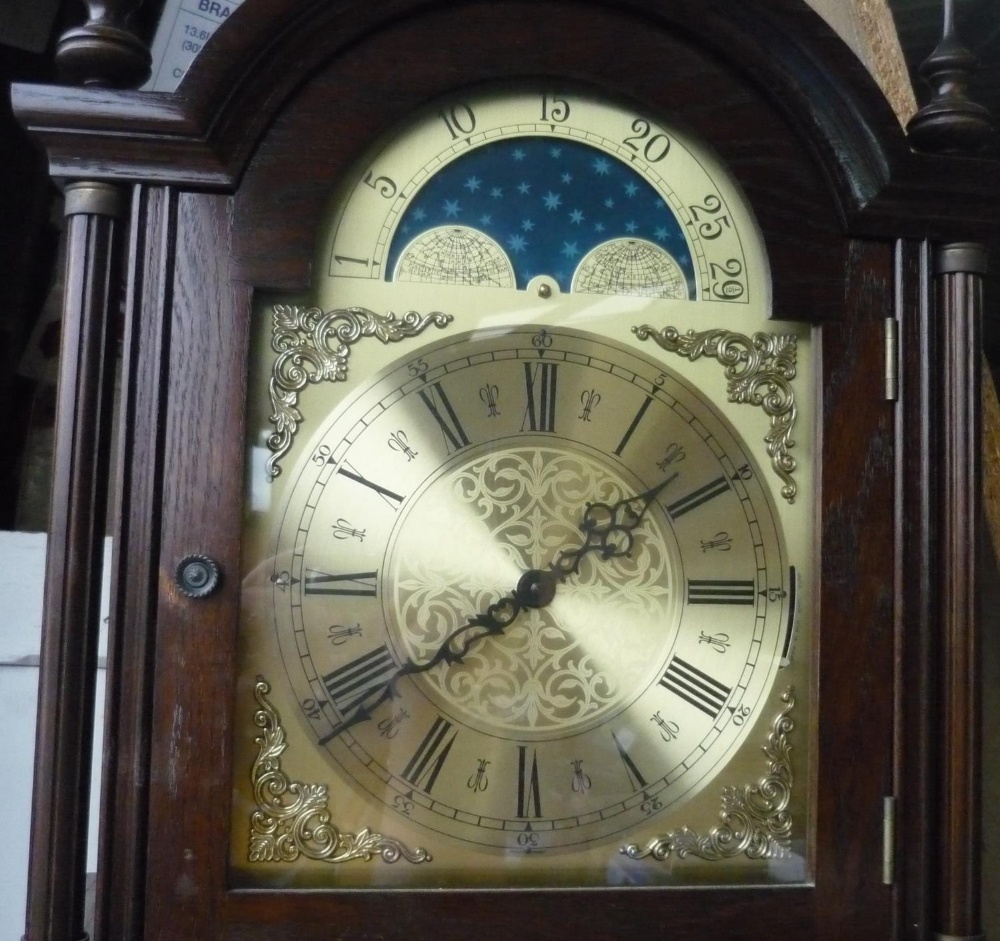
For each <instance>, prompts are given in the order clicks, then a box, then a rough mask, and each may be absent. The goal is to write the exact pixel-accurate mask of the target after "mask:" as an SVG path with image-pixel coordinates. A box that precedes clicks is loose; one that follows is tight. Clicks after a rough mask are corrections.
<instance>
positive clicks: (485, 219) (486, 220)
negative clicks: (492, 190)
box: [479, 213, 493, 225]
mask: <svg viewBox="0 0 1000 941" xmlns="http://www.w3.org/2000/svg"><path fill="white" fill-rule="evenodd" d="M492 222H493V216H491V215H489V214H488V213H487V214H484V215H481V216H480V217H479V224H480V225H491V224H492Z"/></svg>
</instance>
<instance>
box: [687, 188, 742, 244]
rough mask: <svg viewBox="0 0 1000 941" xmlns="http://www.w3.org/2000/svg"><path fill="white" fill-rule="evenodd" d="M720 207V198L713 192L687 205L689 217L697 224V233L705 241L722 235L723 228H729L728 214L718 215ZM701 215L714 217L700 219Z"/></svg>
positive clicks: (730, 226)
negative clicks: (698, 201) (696, 202)
mask: <svg viewBox="0 0 1000 941" xmlns="http://www.w3.org/2000/svg"><path fill="white" fill-rule="evenodd" d="M721 209H722V200H721V199H719V197H718V196H716V195H715V194H714V193H709V194H708V195H707V196H706V197H705V198H704V200H703V201H702V202H701V203H700V204H695V205H692V206H690V207H689V212H690V213H691V218H692V219H693V220H694V223H696V224H697V226H698V234H699V235H700V236H701V237H702V238H703V239H705V240H707V241H709V242H710V241H712V240H713V239H717V238H718V237H719V236H720V235H722V230H723V229H724V228H726V229H731V228H732V223H731V222H730V221H729V216H728V215H721V216H720V215H719V211H720V210H721ZM702 216H712V217H714V218H710V219H705V220H704V221H702Z"/></svg>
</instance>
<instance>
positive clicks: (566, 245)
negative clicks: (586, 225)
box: [561, 242, 580, 258]
mask: <svg viewBox="0 0 1000 941" xmlns="http://www.w3.org/2000/svg"><path fill="white" fill-rule="evenodd" d="M561 253H562V254H563V255H565V256H566V257H567V258H576V256H577V255H579V254H580V249H579V248H577V247H576V242H563V247H562V249H561Z"/></svg>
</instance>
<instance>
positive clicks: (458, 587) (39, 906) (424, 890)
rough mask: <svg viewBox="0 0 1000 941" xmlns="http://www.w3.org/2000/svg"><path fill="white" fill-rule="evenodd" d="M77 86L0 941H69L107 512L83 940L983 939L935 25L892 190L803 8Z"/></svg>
mask: <svg viewBox="0 0 1000 941" xmlns="http://www.w3.org/2000/svg"><path fill="white" fill-rule="evenodd" d="M95 10H96V5H95ZM60 54H61V56H62V57H63V59H64V61H65V62H67V63H68V64H69V65H70V67H71V69H72V72H73V73H74V74H75V75H76V76H77V77H79V78H80V79H81V80H83V81H87V82H91V83H92V84H86V85H84V87H82V88H56V89H52V88H43V87H36V86H18V87H16V88H15V90H14V98H15V107H16V109H17V112H18V114H19V115H20V117H21V120H22V121H23V123H24V124H25V125H26V126H28V127H29V128H30V129H31V131H32V132H33V133H34V134H35V135H36V137H37V138H38V139H39V140H40V142H41V143H42V144H43V145H44V147H45V148H46V150H47V152H48V155H49V159H50V163H51V169H52V173H53V175H54V176H56V177H58V178H62V179H65V180H67V181H68V182H67V186H66V203H67V214H68V215H69V217H70V221H69V229H68V233H69V236H68V237H69V250H68V265H69V268H68V274H67V285H68V296H67V301H66V305H67V307H66V311H67V317H66V336H65V339H64V350H63V364H64V365H63V373H62V386H61V393H60V413H59V426H58V427H59V451H58V456H57V467H56V478H55V480H56V482H55V490H54V509H53V518H54V519H55V520H57V521H59V522H58V525H57V528H56V530H55V531H54V532H53V534H52V537H51V549H50V562H49V577H48V585H47V590H46V591H47V593H46V600H47V608H46V628H45V630H46V634H45V652H44V658H45V659H44V662H43V666H44V676H43V687H42V696H41V713H40V733H39V734H40V738H39V757H38V771H37V780H36V791H35V807H34V822H33V843H32V854H33V855H32V869H31V887H30V898H29V915H28V925H27V933H26V938H27V939H28V941H56V939H59V941H63V939H65V941H69V939H74V941H76V939H78V938H80V937H81V936H85V935H84V934H83V927H82V880H83V873H82V868H83V866H82V860H83V856H82V854H81V850H82V845H83V839H84V829H83V826H82V810H81V808H82V807H84V806H85V804H84V803H83V802H82V801H81V799H80V793H81V780H82V775H83V773H84V769H85V766H86V762H85V761H84V760H83V759H84V758H85V757H86V756H85V749H83V748H82V747H81V746H80V742H81V741H83V740H85V739H86V731H87V724H88V722H89V721H91V719H90V716H91V714H92V711H93V707H92V699H93V684H92V681H91V680H90V679H88V674H89V673H90V672H92V666H93V663H92V661H93V659H94V639H95V637H96V624H95V622H96V613H95V612H96V608H95V599H96V594H95V588H94V586H95V575H96V565H97V564H98V563H97V559H98V558H99V556H98V554H97V550H98V545H99V539H100V535H101V532H102V530H101V524H102V522H103V519H104V513H105V508H106V507H107V506H110V519H111V521H112V522H111V525H112V532H113V535H114V538H115V550H116V551H115V562H114V572H113V586H114V587H113V600H112V625H111V628H112V630H111V634H112V641H111V648H110V650H109V676H110V679H109V694H108V696H109V715H108V720H107V721H108V725H107V732H106V735H105V741H106V743H107V748H108V751H107V754H106V756H105V763H104V765H105V782H104V789H105V790H104V795H103V802H102V803H103V811H102V818H101V828H100V832H101V847H100V860H101V864H100V872H99V874H98V875H99V881H98V897H97V926H96V934H97V936H98V937H100V938H107V939H118V938H130V939H131V938H136V939H138V938H143V939H149V941H152V939H174V938H177V939H180V938H184V939H195V938H205V939H219V938H231V939H252V938H269V939H273V938H287V939H292V938H295V939H313V938H315V939H319V938H324V939H325V938H330V937H336V938H344V939H347V938H351V939H376V938H379V939H389V938H392V939H403V938H406V939H415V938H421V939H422V938H435V939H446V938H467V937H468V936H469V935H470V934H471V933H479V934H481V935H483V936H485V937H493V936H496V937H501V936H504V937H506V936H508V935H510V934H512V933H515V932H516V933H517V934H518V936H520V937H524V938H532V939H534V938H551V937H554V936H556V937H572V938H580V939H606V938H611V937H624V936H627V935H631V934H636V933H642V934H649V933H653V932H656V933H665V934H669V935H670V936H672V937H676V938H696V937H703V936H708V935H710V934H714V935H715V936H718V937H724V938H727V939H763V938H769V937H774V936H784V937H789V938H816V939H827V938H828V939H833V938H840V937H854V938H864V939H869V938H870V939H890V938H898V939H904V938H905V939H952V941H956V939H960V938H961V939H972V938H978V937H982V934H981V927H980V925H979V906H978V898H977V895H978V878H979V870H978V847H977V841H978V805H979V798H978V792H977V776H978V757H977V749H978V730H979V718H978V689H977V683H976V680H975V676H976V669H977V654H976V643H977V634H976V613H975V597H976V593H975V587H976V586H975V577H974V572H975V558H976V549H975V537H976V525H977V523H976V521H977V518H978V500H979V464H978V459H977V456H976V455H977V445H978V421H979V406H978V384H977V383H978V380H977V365H978V359H977V357H978V354H979V337H978V326H977V324H978V317H979V314H980V306H981V300H980V298H981V280H982V276H983V274H984V272H985V251H984V249H983V248H982V244H981V243H982V242H984V241H985V240H987V239H989V238H990V237H992V236H993V235H994V234H995V228H996V221H995V220H996V217H997V211H996V210H997V198H996V191H995V185H994V184H993V183H992V182H991V176H995V164H992V163H991V162H989V161H988V160H987V159H985V158H982V157H977V156H974V154H975V153H976V152H977V151H978V149H979V148H980V147H981V146H982V144H983V143H985V142H986V140H987V138H988V135H989V123H988V120H987V117H986V115H985V114H984V113H982V112H981V111H980V110H979V109H977V108H976V107H975V106H974V105H972V104H971V103H969V102H968V101H966V100H965V99H964V98H963V97H962V95H961V81H957V82H956V80H955V79H956V76H957V77H958V78H959V79H960V78H961V75H962V74H963V70H965V69H967V68H968V64H967V63H966V62H965V60H964V51H963V50H962V48H961V47H960V46H959V45H958V43H957V40H955V38H954V36H953V35H952V30H951V25H950V7H949V19H948V20H947V22H946V30H945V38H944V39H943V40H942V44H941V45H940V46H939V48H938V50H937V51H936V52H935V54H934V55H933V56H932V57H931V59H930V60H928V66H927V72H928V76H929V79H930V81H931V83H932V85H933V86H934V88H935V96H934V100H933V102H932V103H931V104H930V105H929V106H928V107H926V108H925V109H923V110H922V111H921V112H920V113H919V114H918V115H917V117H916V118H915V119H914V121H913V122H912V123H911V126H910V131H909V134H908V135H907V134H906V133H904V131H903V130H902V129H901V128H900V127H899V125H898V123H897V121H896V119H895V117H894V116H893V114H892V112H891V110H890V109H889V107H888V105H887V103H886V102H885V100H884V98H883V97H882V95H881V94H880V93H879V91H878V90H877V88H876V87H875V85H874V84H873V82H872V81H871V79H870V77H869V76H868V74H867V73H866V72H865V70H864V69H863V67H862V66H861V65H860V64H859V63H858V61H857V60H856V59H855V58H854V57H853V56H852V55H851V54H850V53H849V52H848V51H847V49H846V47H844V46H843V44H842V43H841V42H840V41H839V40H838V39H837V38H836V37H835V36H834V35H833V34H832V33H831V32H830V30H829V29H828V27H826V26H825V24H824V23H823V22H822V21H821V20H820V19H819V18H818V17H817V16H816V15H815V14H814V13H812V12H811V11H810V10H809V8H808V7H807V6H806V5H805V4H804V3H803V2H801V0H770V2H763V0H746V2H743V3H740V4H731V3H723V2H704V0H702V2H693V0H671V2H669V3H653V2H648V0H623V2H617V3H596V2H589V0H578V2H549V0H543V2H537V0H536V2H531V3H527V2H514V0H512V2H504V3H486V2H476V0H472V2H463V3H444V2H414V0H394V2H385V3H379V4H369V5H357V4H352V3H346V2H334V3H329V2H324V3H301V2H300V3H296V2H291V0H287V2H286V0H278V2H274V3H270V4H256V3H246V4H245V5H244V6H243V7H242V8H240V9H239V10H238V11H237V12H235V13H234V14H233V15H232V17H231V18H230V22H228V23H227V24H226V26H225V27H224V28H223V29H221V30H220V31H219V33H218V34H217V35H216V36H215V37H214V38H213V39H212V41H211V42H210V43H209V44H208V46H207V47H206V49H205V50H204V52H203V53H202V54H201V55H200V56H199V58H198V59H197V60H196V62H195V64H194V65H193V67H192V68H191V70H190V72H189V74H188V75H187V76H186V77H185V79H184V80H183V82H182V83H181V86H180V88H179V89H178V91H177V92H176V93H173V94H166V93H148V92H134V91H124V90H116V89H115V88H113V87H111V86H113V85H115V84H117V83H122V84H124V83H127V82H129V81H132V80H133V79H134V78H135V77H136V76H137V75H138V74H140V73H141V71H142V69H143V67H144V61H145V58H144V57H145V53H144V50H143V48H142V46H141V44H140V43H138V41H137V40H135V38H134V37H133V36H132V35H131V34H130V33H129V32H128V31H127V29H125V27H124V26H123V25H122V23H119V22H116V21H114V13H113V12H110V11H109V10H108V9H104V8H102V9H101V10H98V11H97V12H95V14H94V16H93V17H92V19H91V21H90V22H89V23H87V24H86V25H84V26H83V27H80V28H79V29H78V30H75V31H72V32H71V33H69V34H67V35H66V36H65V37H64V39H63V43H62V49H61V53H60ZM123 261H124V263H125V264H124V271H125V274H124V280H125V283H126V286H127V304H126V307H127V323H126V329H125V338H124V351H123V357H122V363H121V370H122V379H121V389H122V392H121V401H120V405H119V407H118V410H117V413H113V411H112V403H111V392H110V389H111V385H112V376H113V369H114V357H113V351H112V346H113V344H112V340H111V337H110V336H109V332H108V322H109V321H108V310H109V307H110V306H111V305H112V303H115V302H116V299H117V292H118V279H119V278H120V277H121V274H120V272H121V271H122V270H123V269H122V265H121V263H122V262H123ZM116 422H117V423H118V430H119V436H118V439H119V442H120V443H119V451H118V453H116V454H114V455H111V454H109V450H110V443H109V442H110V429H111V426H112V424H113V423H116ZM112 462H113V463H114V464H115V466H116V467H117V474H116V479H117V480H118V482H119V487H118V489H117V491H116V492H115V493H113V494H107V493H106V486H105V482H106V480H107V479H108V476H109V467H110V466H111V464H112Z"/></svg>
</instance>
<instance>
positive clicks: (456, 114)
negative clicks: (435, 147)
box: [438, 103, 476, 140]
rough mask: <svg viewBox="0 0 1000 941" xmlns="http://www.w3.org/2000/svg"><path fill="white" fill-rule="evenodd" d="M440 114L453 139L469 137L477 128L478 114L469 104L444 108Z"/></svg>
mask: <svg viewBox="0 0 1000 941" xmlns="http://www.w3.org/2000/svg"><path fill="white" fill-rule="evenodd" d="M438 116H439V117H440V118H441V120H442V121H444V126H445V127H446V128H448V133H449V134H451V139H452V140H458V139H459V137H468V136H469V135H470V134H471V133H472V132H473V131H474V130H475V129H476V115H475V114H474V113H473V111H472V109H471V108H470V107H469V106H468V105H467V104H464V103H463V104H457V105H452V106H451V107H450V108H445V109H442V110H441V111H439V112H438Z"/></svg>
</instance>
